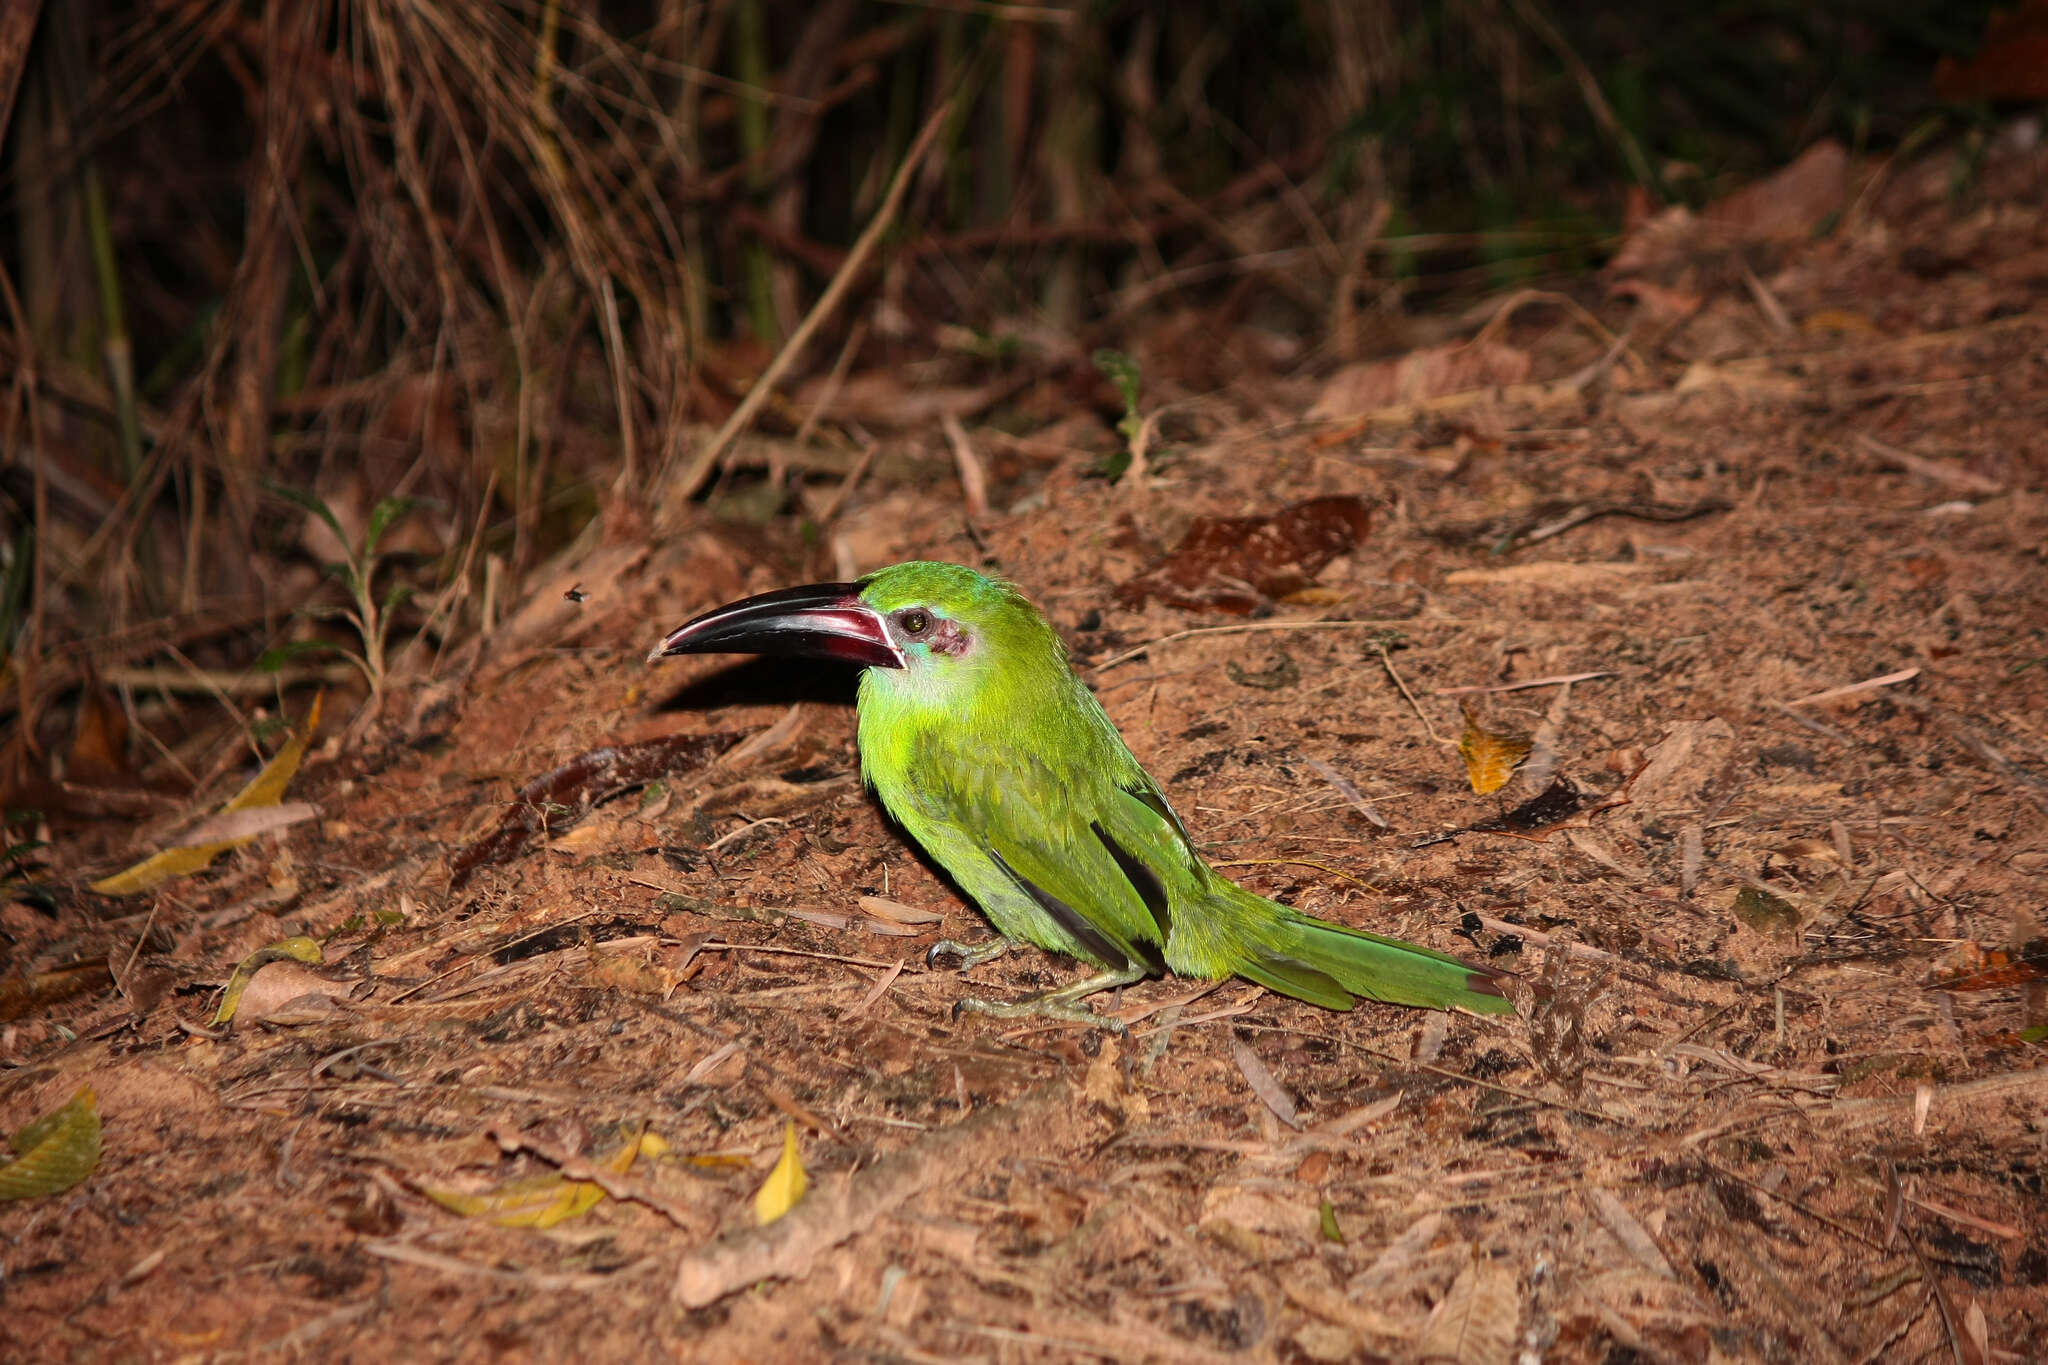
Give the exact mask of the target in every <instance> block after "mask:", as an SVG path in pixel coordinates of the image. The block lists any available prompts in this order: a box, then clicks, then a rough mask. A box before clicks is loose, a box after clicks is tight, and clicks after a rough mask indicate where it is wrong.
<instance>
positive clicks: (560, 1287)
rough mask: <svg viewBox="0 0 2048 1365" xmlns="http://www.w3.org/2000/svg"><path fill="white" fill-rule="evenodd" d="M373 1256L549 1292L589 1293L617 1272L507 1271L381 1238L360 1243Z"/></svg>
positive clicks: (609, 1283) (612, 1279)
mask: <svg viewBox="0 0 2048 1365" xmlns="http://www.w3.org/2000/svg"><path fill="white" fill-rule="evenodd" d="M359 1245H360V1246H361V1247H362V1249H363V1250H365V1251H367V1252H369V1253H370V1254H371V1255H372V1256H382V1257H383V1258H384V1259H385V1260H387V1261H402V1262H404V1263H405V1264H407V1265H416V1266H420V1267H422V1268H424V1269H427V1270H439V1271H442V1272H444V1273H446V1274H450V1275H466V1276H470V1277H472V1278H475V1279H484V1280H492V1281H495V1282H496V1283H498V1284H509V1285H517V1286H518V1287H520V1288H522V1289H542V1290H549V1291H552V1292H557V1293H559V1292H561V1291H564V1290H572V1291H576V1292H579V1293H586V1294H587V1293H590V1292H592V1291H595V1290H600V1289H604V1288H606V1287H607V1286H616V1285H617V1283H618V1274H617V1272H614V1273H613V1274H610V1275H555V1274H550V1273H548V1272H547V1271H543V1270H506V1269H504V1268H502V1267H500V1266H494V1265H478V1264H477V1263H476V1262H474V1261H465V1260H462V1259H461V1258H459V1257H455V1256H443V1255H442V1254H441V1253H440V1252H438V1251H428V1250H427V1249H426V1248H425V1247H416V1246H412V1245H410V1244H409V1243H406V1242H399V1241H389V1240H387V1241H380V1242H362V1243H359Z"/></svg>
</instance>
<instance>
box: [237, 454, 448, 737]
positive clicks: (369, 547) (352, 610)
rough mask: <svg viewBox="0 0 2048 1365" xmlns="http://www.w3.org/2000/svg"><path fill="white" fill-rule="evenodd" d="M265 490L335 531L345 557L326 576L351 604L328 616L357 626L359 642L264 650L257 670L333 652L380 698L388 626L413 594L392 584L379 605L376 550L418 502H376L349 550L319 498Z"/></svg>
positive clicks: (298, 492)
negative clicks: (356, 648) (358, 646)
mask: <svg viewBox="0 0 2048 1365" xmlns="http://www.w3.org/2000/svg"><path fill="white" fill-rule="evenodd" d="M265 486H266V487H267V488H268V489H269V490H270V491H271V492H272V493H275V494H276V495H277V496H278V497H281V498H283V499H284V500H285V501H287V502H290V503H293V504H295V505H297V506H299V507H302V508H304V509H305V510H306V511H308V512H311V513H312V514H313V515H314V516H316V517H318V518H320V520H322V521H324V522H326V523H327V525H328V527H329V528H330V529H332V530H333V532H334V535H335V538H336V539H337V540H339V541H340V542H341V552H342V555H343V556H344V558H343V559H342V560H341V562H339V563H336V564H330V565H328V566H327V567H328V571H329V572H331V573H333V574H335V575H336V576H338V577H339V578H340V579H341V581H342V583H343V585H344V586H346V587H347V589H348V593H349V597H350V599H351V601H352V605H350V606H347V607H342V608H339V609H336V610H333V611H332V612H331V613H329V614H333V615H338V616H339V617H341V619H342V620H344V621H347V622H348V623H349V624H350V625H351V626H353V627H355V631H356V635H357V638H358V639H359V640H360V641H361V643H362V652H361V653H360V654H357V653H352V652H350V651H349V650H347V649H345V648H343V647H342V646H340V645H337V644H333V643H331V642H329V641H326V640H301V641H297V642H295V643H292V644H288V645H280V646H278V647H276V648H275V649H268V650H265V651H264V652H263V657H262V658H260V659H258V660H257V667H259V668H261V669H264V670H265V671H266V672H271V673H275V672H277V671H278V670H279V669H280V668H282V667H283V666H284V665H285V663H286V662H287V661H288V660H290V659H293V658H296V657H297V656H299V655H301V654H308V653H312V652H315V651H319V650H333V651H335V652H336V653H338V654H340V655H341V656H342V657H343V658H345V659H347V660H348V661H349V662H350V663H352V664H354V665H355V666H356V667H357V668H358V669H360V670H361V672H362V675H363V678H364V680H365V681H366V682H368V683H369V685H370V696H371V698H372V699H373V700H380V699H381V698H382V697H383V695H384V682H385V679H386V677H387V673H388V670H387V667H386V658H385V652H386V647H387V646H388V644H389V642H390V637H391V621H392V618H393V617H394V616H396V615H397V613H398V608H399V607H401V606H403V605H404V603H405V601H406V599H407V598H409V597H411V596H412V595H413V590H412V587H411V585H410V584H406V583H395V584H393V585H392V587H391V590H390V591H389V592H387V593H386V594H385V595H384V598H383V600H382V601H381V602H380V601H379V600H378V598H377V590H376V580H377V570H378V568H379V567H380V566H381V563H382V559H383V556H380V555H379V554H378V553H377V547H378V545H379V543H380V542H382V541H383V539H384V533H385V532H386V531H388V530H390V529H391V527H392V524H393V523H395V522H397V521H398V520H399V519H400V518H402V517H404V516H405V515H406V514H407V513H409V512H411V511H412V510H413V508H415V507H417V506H418V505H419V503H418V500H417V499H413V498H385V499H382V500H381V501H379V502H378V504H377V505H376V506H375V507H373V508H371V509H370V520H369V522H368V524H367V525H365V526H364V528H363V543H362V544H361V545H359V546H355V547H351V546H350V545H349V543H348V533H347V532H346V531H344V530H342V527H341V520H340V518H338V517H336V516H335V515H334V510H333V509H332V508H330V507H329V506H328V505H327V504H326V503H325V502H323V501H321V500H320V498H319V497H317V496H315V495H314V494H312V493H308V492H304V491H302V490H300V489H297V488H287V487H285V486H283V485H281V484H275V483H270V484H266V485H265Z"/></svg>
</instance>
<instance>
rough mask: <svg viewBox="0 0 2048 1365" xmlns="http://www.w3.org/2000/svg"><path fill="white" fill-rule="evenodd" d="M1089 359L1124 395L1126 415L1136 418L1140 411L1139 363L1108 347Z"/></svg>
mask: <svg viewBox="0 0 2048 1365" xmlns="http://www.w3.org/2000/svg"><path fill="white" fill-rule="evenodd" d="M1089 359H1091V360H1093V361H1094V362H1095V368H1096V369H1098V370H1100V371H1102V375H1103V377H1104V378H1105V379H1107V380H1109V382H1110V383H1112V384H1114V385H1116V389H1117V392H1118V393H1120V394H1122V395H1123V398H1124V415H1125V416H1126V417H1130V416H1135V415H1136V413H1137V411H1138V362H1137V361H1135V360H1132V359H1131V358H1130V357H1129V356H1127V355H1125V354H1124V353H1123V352H1122V351H1116V350H1111V349H1110V348H1109V347H1107V346H1105V347H1103V348H1102V349H1101V350H1099V351H1097V352H1096V353H1095V354H1094V355H1092V356H1090V357H1089Z"/></svg>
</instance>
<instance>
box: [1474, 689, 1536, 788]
mask: <svg viewBox="0 0 2048 1365" xmlns="http://www.w3.org/2000/svg"><path fill="white" fill-rule="evenodd" d="M1529 749H1530V743H1529V737H1528V736H1527V735H1504V734H1498V733H1496V732H1494V731H1492V730H1488V729H1486V728H1485V727H1483V726H1482V725H1480V723H1479V717H1478V716H1476V715H1474V714H1473V713H1472V709H1471V708H1470V707H1467V708H1465V733H1464V734H1463V735H1461V736H1460V737H1459V739H1458V754H1459V756H1460V757H1461V758H1463V759H1464V760H1465V776H1466V777H1467V778H1469V779H1470V780H1471V783H1472V790H1473V791H1475V792H1477V793H1478V794H1479V795H1481V796H1485V795H1487V794H1489V793H1491V792H1497V791H1499V790H1500V789H1501V788H1502V787H1504V786H1506V785H1507V782H1508V779H1509V778H1511V777H1513V776H1514V775H1515V769H1517V768H1519V767H1521V766H1522V760H1523V759H1525V758H1527V757H1528V756H1529Z"/></svg>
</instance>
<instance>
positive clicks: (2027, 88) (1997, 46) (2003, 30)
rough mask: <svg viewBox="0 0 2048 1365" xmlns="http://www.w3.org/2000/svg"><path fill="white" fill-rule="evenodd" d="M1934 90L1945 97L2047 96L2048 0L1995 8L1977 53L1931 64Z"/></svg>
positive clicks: (1979, 98)
mask: <svg viewBox="0 0 2048 1365" xmlns="http://www.w3.org/2000/svg"><path fill="white" fill-rule="evenodd" d="M1934 93H1935V94H1936V95H1937V96H1938V97H1940V98H1941V99H1945V100H1985V101H1989V100H2039V99H2048V5H2044V4H2042V3H2041V0H2032V3H2029V4H2021V5H2018V6H2016V7H2014V8H2013V9H2012V10H2011V11H2009V12H2006V13H1999V12H1998V11H1995V10H1994V11H1993V12H1992V13H1991V15H1990V17H1989V19H1988V20H1987V21H1986V23H1985V25H1984V44H1983V46H1982V47H1980V48H1978V49H1977V55H1976V56H1974V57H1972V58H1970V60H1969V61H1967V62H1958V61H1957V60H1956V59H1955V58H1953V57H1943V58H1942V59H1941V60H1940V61H1938V62H1936V63H1935V64H1934Z"/></svg>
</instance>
